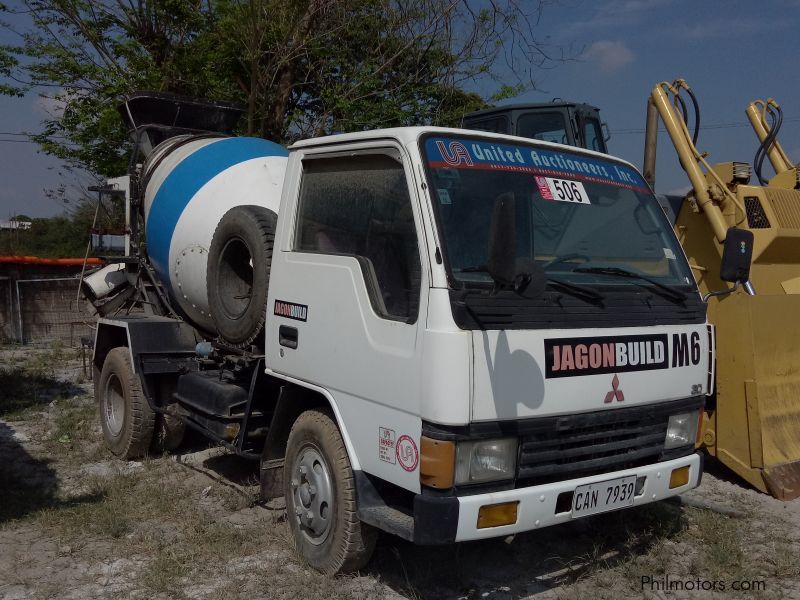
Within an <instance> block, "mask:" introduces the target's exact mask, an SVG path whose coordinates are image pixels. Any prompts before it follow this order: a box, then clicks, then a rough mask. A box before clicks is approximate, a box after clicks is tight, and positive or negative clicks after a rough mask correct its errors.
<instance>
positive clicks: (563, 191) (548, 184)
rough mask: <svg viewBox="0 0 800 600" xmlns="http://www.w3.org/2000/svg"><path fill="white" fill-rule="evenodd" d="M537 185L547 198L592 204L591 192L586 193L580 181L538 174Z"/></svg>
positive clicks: (543, 196)
mask: <svg viewBox="0 0 800 600" xmlns="http://www.w3.org/2000/svg"><path fill="white" fill-rule="evenodd" d="M536 185H537V186H539V193H541V194H542V198H544V199H545V200H559V201H560V202H573V203H576V202H577V203H578V204H591V202H590V201H589V194H587V193H586V190H585V189H584V187H583V184H582V183H581V182H580V181H569V180H567V179H553V178H552V177H538V176H537V177H536ZM545 192H546V193H545Z"/></svg>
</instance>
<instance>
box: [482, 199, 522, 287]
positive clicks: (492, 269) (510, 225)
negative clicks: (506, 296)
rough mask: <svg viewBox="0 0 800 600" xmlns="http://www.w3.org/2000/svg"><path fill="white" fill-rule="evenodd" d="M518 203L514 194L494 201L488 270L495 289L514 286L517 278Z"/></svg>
mask: <svg viewBox="0 0 800 600" xmlns="http://www.w3.org/2000/svg"><path fill="white" fill-rule="evenodd" d="M516 259H517V226H516V201H515V199H514V194H513V193H512V192H505V193H503V194H500V195H499V196H498V197H497V198H495V199H494V207H493V208H492V222H491V224H490V226H489V262H488V264H487V270H488V271H489V275H490V276H491V278H492V279H494V282H495V288H498V287H510V286H512V285H514V279H515V278H516V276H517V260H516Z"/></svg>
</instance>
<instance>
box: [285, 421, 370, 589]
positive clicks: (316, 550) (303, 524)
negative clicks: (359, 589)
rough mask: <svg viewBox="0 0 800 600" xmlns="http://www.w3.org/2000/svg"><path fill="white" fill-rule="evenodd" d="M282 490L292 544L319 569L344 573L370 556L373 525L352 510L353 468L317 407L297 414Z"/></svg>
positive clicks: (336, 433) (335, 431)
mask: <svg viewBox="0 0 800 600" xmlns="http://www.w3.org/2000/svg"><path fill="white" fill-rule="evenodd" d="M284 481H285V496H286V511H287V513H288V515H287V518H288V521H289V528H290V529H291V531H292V536H293V537H294V542H295V546H296V548H297V550H298V551H299V552H300V554H301V555H302V556H303V558H304V559H305V560H306V562H308V564H309V565H311V566H312V567H314V568H315V569H318V570H319V571H322V572H323V573H328V574H334V573H346V572H349V571H355V570H357V569H360V568H361V567H363V566H364V565H366V564H367V562H369V559H370V557H371V556H372V552H373V550H374V549H375V542H376V540H377V531H376V530H375V529H373V528H372V527H370V526H369V525H365V524H364V523H362V522H361V521H360V520H359V519H358V516H357V515H356V490H355V480H354V478H353V469H352V468H351V466H350V460H349V459H348V457H347V450H346V449H345V446H344V440H342V436H341V433H340V432H339V429H338V427H337V426H336V424H335V423H334V422H333V419H331V417H330V416H328V415H327V414H325V413H324V412H322V411H319V410H310V411H306V412H304V413H303V414H301V415H300V416H299V417H298V418H297V421H295V423H294V425H293V426H292V431H291V433H290V434H289V441H288V444H287V447H286V466H285V476H284Z"/></svg>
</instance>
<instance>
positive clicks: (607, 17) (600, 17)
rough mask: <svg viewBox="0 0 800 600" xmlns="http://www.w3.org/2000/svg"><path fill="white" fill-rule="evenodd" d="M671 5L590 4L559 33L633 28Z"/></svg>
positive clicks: (647, 1)
mask: <svg viewBox="0 0 800 600" xmlns="http://www.w3.org/2000/svg"><path fill="white" fill-rule="evenodd" d="M798 1H800V0H798ZM672 3H673V0H608V1H605V2H602V1H596V2H593V3H591V7H592V9H591V11H590V9H589V8H588V6H587V8H586V11H585V16H584V18H583V19H582V20H581V19H576V20H572V21H571V22H568V23H567V24H566V25H565V26H564V27H563V29H562V32H561V33H562V35H563V36H564V37H577V38H580V37H582V36H586V35H591V32H593V31H598V30H601V29H620V28H626V27H627V28H633V27H636V26H638V25H640V24H641V23H642V22H643V21H645V20H646V19H647V17H648V16H649V15H650V14H651V12H652V11H653V10H654V9H657V8H659V7H661V6H666V5H669V4H672ZM576 14H577V13H576Z"/></svg>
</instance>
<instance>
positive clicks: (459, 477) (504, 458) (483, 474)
mask: <svg viewBox="0 0 800 600" xmlns="http://www.w3.org/2000/svg"><path fill="white" fill-rule="evenodd" d="M516 466H517V438H506V439H502V440H476V441H474V442H459V443H458V446H457V448H456V485H462V484H465V483H482V482H485V481H499V480H502V479H512V478H513V477H514V470H515V469H516Z"/></svg>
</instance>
